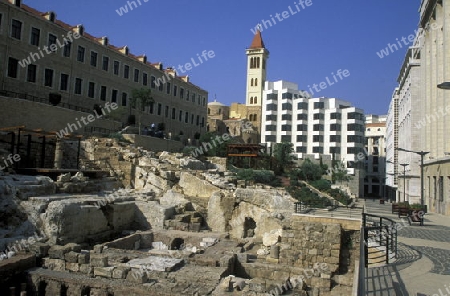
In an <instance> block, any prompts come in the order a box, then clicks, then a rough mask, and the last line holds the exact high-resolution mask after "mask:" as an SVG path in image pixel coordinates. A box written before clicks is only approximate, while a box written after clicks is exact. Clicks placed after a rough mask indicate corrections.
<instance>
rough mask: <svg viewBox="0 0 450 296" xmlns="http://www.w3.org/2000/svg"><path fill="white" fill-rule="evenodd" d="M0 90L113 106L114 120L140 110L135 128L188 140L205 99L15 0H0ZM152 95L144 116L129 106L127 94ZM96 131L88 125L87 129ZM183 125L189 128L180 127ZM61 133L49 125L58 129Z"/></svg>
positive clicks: (159, 70)
mask: <svg viewBox="0 0 450 296" xmlns="http://www.w3.org/2000/svg"><path fill="white" fill-rule="evenodd" d="M0 15H1V18H0V20H1V23H0V54H1V56H2V58H3V60H4V61H5V62H4V63H1V65H0V67H1V68H0V73H1V74H0V85H1V86H0V87H1V90H2V91H3V92H5V93H9V94H10V93H16V96H18V97H21V96H25V95H31V96H34V97H37V98H49V95H50V94H52V95H55V94H56V95H58V96H61V103H62V104H65V105H67V104H70V105H71V106H75V107H79V108H84V109H90V110H92V109H93V106H94V105H95V104H98V105H104V104H105V103H106V102H110V103H117V104H118V105H119V106H120V107H121V108H119V109H120V110H122V113H123V114H122V116H121V119H122V120H123V118H126V117H127V116H128V115H130V114H137V112H142V123H143V124H144V125H147V126H149V125H150V124H151V123H164V126H165V130H166V132H167V133H171V134H179V133H180V134H184V135H185V137H187V138H192V137H193V136H194V135H195V134H196V133H203V132H205V131H206V117H207V114H206V110H207V100H208V93H207V92H206V91H205V90H203V89H201V88H200V87H198V86H196V85H194V84H192V83H190V82H189V77H188V76H183V77H180V76H178V75H177V73H176V71H175V70H174V69H172V68H167V69H164V68H163V65H162V64H161V63H150V62H149V61H148V60H147V57H146V56H145V55H141V56H135V55H133V54H131V53H130V49H129V48H128V47H126V46H124V47H116V46H114V45H112V44H110V43H109V40H108V38H107V37H94V36H92V35H90V34H88V33H87V32H85V30H84V27H83V25H77V26H71V25H68V24H66V23H64V22H62V21H60V20H58V19H57V18H56V15H55V13H53V12H46V13H42V12H39V11H36V10H35V9H33V8H31V7H29V6H27V5H24V4H22V3H21V1H20V0H9V1H5V0H2V1H0ZM141 88H146V89H149V90H151V96H152V98H153V100H154V102H153V103H151V104H150V105H149V106H146V107H145V109H144V110H143V111H139V110H136V109H135V108H132V106H131V101H130V97H131V94H132V91H133V90H134V89H141ZM92 124H93V125H95V123H92ZM186 127H188V128H186ZM60 128H62V127H56V126H55V129H56V130H59V129H60Z"/></svg>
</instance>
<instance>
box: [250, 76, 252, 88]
mask: <svg viewBox="0 0 450 296" xmlns="http://www.w3.org/2000/svg"><path fill="white" fill-rule="evenodd" d="M250 86H253V78H252V80H251V82H250Z"/></svg>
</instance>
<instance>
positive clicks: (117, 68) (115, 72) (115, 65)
mask: <svg viewBox="0 0 450 296" xmlns="http://www.w3.org/2000/svg"><path fill="white" fill-rule="evenodd" d="M119 68H120V63H119V61H114V75H119Z"/></svg>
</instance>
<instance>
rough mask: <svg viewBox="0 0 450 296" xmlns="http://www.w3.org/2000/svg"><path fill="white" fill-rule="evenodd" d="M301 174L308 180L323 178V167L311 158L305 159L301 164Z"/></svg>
mask: <svg viewBox="0 0 450 296" xmlns="http://www.w3.org/2000/svg"><path fill="white" fill-rule="evenodd" d="M300 170H301V175H302V177H303V178H304V179H305V180H306V181H314V180H319V179H321V178H322V175H323V169H322V167H321V166H320V165H318V164H315V163H313V162H312V161H311V160H310V159H309V158H307V159H305V160H304V161H303V163H302V164H301V166H300Z"/></svg>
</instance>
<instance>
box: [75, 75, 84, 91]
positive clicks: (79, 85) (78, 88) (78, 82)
mask: <svg viewBox="0 0 450 296" xmlns="http://www.w3.org/2000/svg"><path fill="white" fill-rule="evenodd" d="M82 84H83V79H81V78H75V94H76V95H81V91H82Z"/></svg>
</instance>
